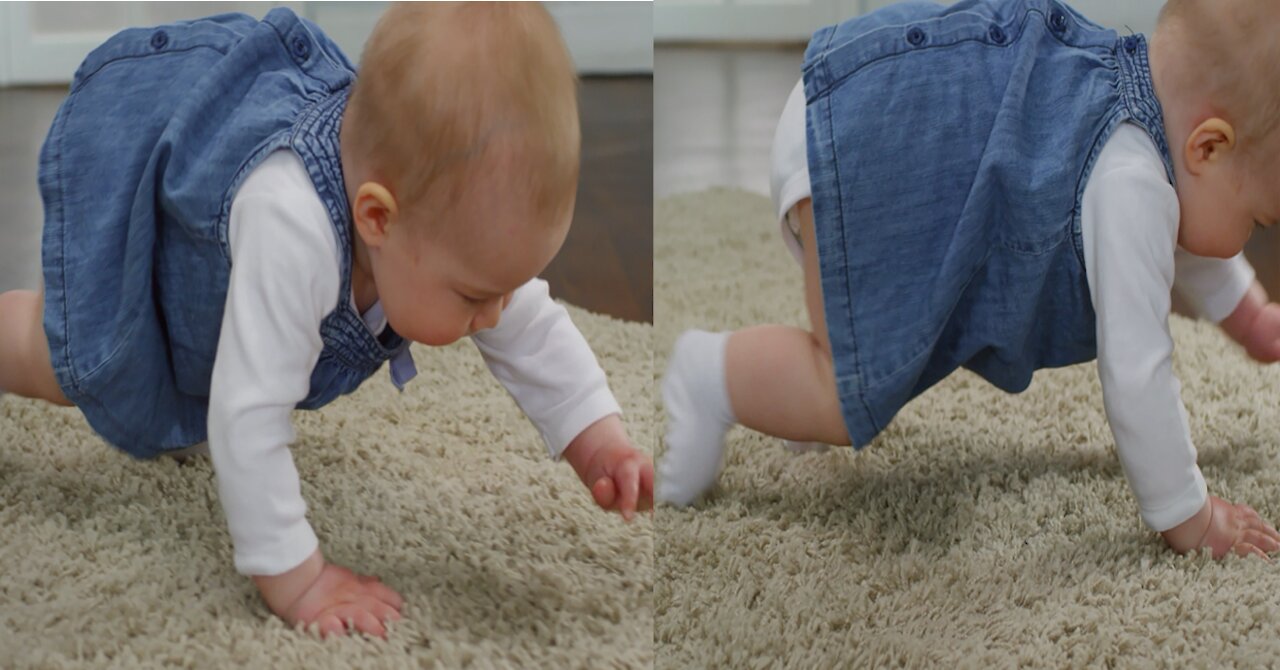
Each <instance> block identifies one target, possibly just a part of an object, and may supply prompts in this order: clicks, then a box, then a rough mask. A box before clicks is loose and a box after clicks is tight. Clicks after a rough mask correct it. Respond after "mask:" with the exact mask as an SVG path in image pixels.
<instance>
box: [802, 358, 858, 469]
mask: <svg viewBox="0 0 1280 670" xmlns="http://www.w3.org/2000/svg"><path fill="white" fill-rule="evenodd" d="M810 335H811V337H812V338H813V347H814V356H815V358H816V365H817V367H818V371H819V375H820V377H821V379H822V384H821V388H822V389H824V391H825V392H824V393H823V394H822V396H821V397H819V398H817V399H815V402H816V403H817V404H818V406H819V407H820V408H821V411H820V412H818V416H819V417H820V421H819V424H818V426H817V427H816V428H817V429H818V432H819V433H820V435H821V438H820V441H821V442H823V443H825V444H830V445H833V446H838V447H847V446H849V444H850V443H851V440H850V439H849V431H848V429H847V428H846V426H845V422H844V410H843V409H842V408H841V405H840V391H839V389H838V388H837V386H836V371H835V362H834V361H833V360H832V358H831V349H830V346H829V345H828V343H827V338H825V337H820V336H819V335H817V334H816V333H811V334H810Z"/></svg>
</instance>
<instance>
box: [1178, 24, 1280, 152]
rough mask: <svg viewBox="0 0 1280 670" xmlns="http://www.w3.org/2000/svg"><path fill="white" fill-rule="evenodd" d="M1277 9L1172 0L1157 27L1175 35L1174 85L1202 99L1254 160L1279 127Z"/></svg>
mask: <svg viewBox="0 0 1280 670" xmlns="http://www.w3.org/2000/svg"><path fill="white" fill-rule="evenodd" d="M1278 8H1280V3H1277V2H1275V0H1168V2H1166V3H1165V5H1164V7H1163V8H1162V9H1161V10H1160V18H1159V20H1158V22H1157V24H1156V31H1157V32H1165V33H1169V32H1172V33H1173V38H1174V39H1173V43H1174V46H1173V49H1175V50H1176V52H1177V54H1178V56H1177V59H1178V65H1179V69H1180V70H1181V72H1180V73H1179V75H1178V78H1177V79H1178V83H1177V84H1176V85H1179V86H1183V87H1186V88H1187V90H1189V91H1193V92H1195V93H1197V94H1199V95H1201V96H1203V97H1204V98H1205V99H1206V100H1207V102H1208V104H1209V106H1210V109H1211V110H1212V111H1213V113H1215V114H1218V115H1221V116H1223V117H1224V118H1225V120H1227V121H1228V122H1229V123H1231V124H1232V125H1233V126H1234V127H1235V129H1236V136H1237V141H1238V142H1240V146H1241V148H1242V149H1243V151H1244V153H1245V155H1249V156H1253V157H1255V158H1260V157H1262V156H1261V151H1260V150H1261V149H1262V148H1263V147H1264V146H1265V145H1267V144H1269V142H1268V140H1269V138H1271V136H1272V135H1273V134H1274V131H1275V130H1276V127H1277V125H1278V123H1280V21H1277V18H1280V12H1277V11H1276V10H1277V9H1278Z"/></svg>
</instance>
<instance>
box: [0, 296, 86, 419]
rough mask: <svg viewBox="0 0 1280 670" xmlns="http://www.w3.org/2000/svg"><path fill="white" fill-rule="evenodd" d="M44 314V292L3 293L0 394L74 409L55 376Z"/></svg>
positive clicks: (0, 320)
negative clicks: (35, 399)
mask: <svg viewBox="0 0 1280 670" xmlns="http://www.w3.org/2000/svg"><path fill="white" fill-rule="evenodd" d="M43 311H44V294H43V293H37V292H35V291H8V292H6V293H0V391H6V392H9V393H16V394H18V395H20V396H26V397H28V398H40V399H42V400H48V401H49V402H52V403H57V404H59V405H67V406H70V405H71V402H70V401H68V400H67V398H66V396H64V395H63V394H62V388H61V387H59V386H58V379H57V378H56V377H55V376H54V374H53V364H52V362H51V361H50V358H49V341H48V340H47V339H46V338H45V335H44V322H43V318H44V317H43Z"/></svg>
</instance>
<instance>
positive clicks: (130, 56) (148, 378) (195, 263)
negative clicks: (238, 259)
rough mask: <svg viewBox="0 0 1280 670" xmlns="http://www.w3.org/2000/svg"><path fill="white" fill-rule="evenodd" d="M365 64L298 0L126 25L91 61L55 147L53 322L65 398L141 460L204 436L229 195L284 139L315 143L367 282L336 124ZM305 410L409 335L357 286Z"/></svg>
mask: <svg viewBox="0 0 1280 670" xmlns="http://www.w3.org/2000/svg"><path fill="white" fill-rule="evenodd" d="M354 77H355V72H354V68H353V66H352V65H351V63H350V62H349V61H348V60H347V59H346V57H345V56H344V55H343V54H342V52H341V51H340V50H339V49H338V47H337V45H335V44H334V43H333V42H331V41H330V40H329V39H328V38H327V37H326V36H325V35H324V34H323V33H321V32H320V30H319V29H318V28H317V27H316V26H314V25H313V24H311V23H309V22H307V21H304V20H302V19H299V18H298V17H297V16H296V15H294V13H293V12H291V11H290V10H288V9H275V10H272V11H271V12H270V13H269V14H267V16H266V17H265V18H264V19H263V20H262V21H258V20H256V19H254V18H252V17H249V16H246V15H243V14H228V15H221V16H215V17H211V18H208V19H202V20H198V21H189V22H181V23H174V24H170V25H165V26H161V27H157V28H138V29H130V30H125V31H123V32H121V33H119V34H117V35H116V36H114V37H112V38H111V39H110V40H108V41H107V42H106V43H104V44H103V45H101V46H99V47H98V48H97V49H95V50H94V51H93V52H92V53H90V54H89V56H88V57H87V58H86V59H85V61H84V63H82V64H81V66H80V68H79V69H78V70H77V71H76V74H75V78H74V80H73V82H72V84H71V91H70V94H69V95H68V97H67V99H66V100H65V101H64V102H63V103H62V106H61V107H60V108H59V110H58V113H57V116H56V117H55V118H54V121H53V125H52V127H51V128H50V130H49V134H48V137H47V138H46V139H45V142H44V145H43V147H42V149H41V154H40V191H41V195H42V197H43V199H44V208H45V227H44V237H43V245H42V255H43V258H42V260H43V265H44V282H45V306H44V329H45V334H46V335H47V337H48V339H49V350H50V355H51V357H52V362H53V369H54V373H55V374H56V376H57V379H58V383H59V385H61V387H62V391H63V393H65V394H66V396H67V398H68V399H69V400H70V401H71V402H73V403H75V404H76V406H77V407H79V408H80V410H81V411H82V412H83V413H84V415H85V417H86V419H87V420H88V422H89V423H90V425H91V426H92V427H93V428H94V429H95V430H96V431H97V432H98V433H100V434H101V435H102V436H103V438H105V439H106V440H107V441H108V442H110V443H111V444H113V445H115V446H116V447H119V448H120V449H122V450H124V451H126V452H128V453H129V454H132V455H133V456H136V457H139V458H147V457H151V456H155V455H157V454H160V453H162V452H164V451H166V450H171V449H179V448H183V447H187V446H191V445H194V444H198V443H200V442H202V441H204V440H205V439H206V430H207V414H208V396H209V386H210V378H211V375H212V371H213V359H214V354H215V352H216V350H217V344H218V336H219V333H220V330H221V325H222V314H223V308H224V304H225V302H226V295H227V287H228V283H229V278H230V270H231V262H230V251H229V247H228V240H227V226H228V218H229V215H230V211H231V202H232V199H233V198H234V197H235V194H236V190H237V189H238V188H239V186H240V184H241V183H242V182H243V180H244V178H245V177H246V176H247V175H248V174H249V173H250V172H251V171H252V170H253V169H254V168H255V167H257V165H258V164H259V163H260V162H261V160H262V159H264V158H265V157H266V156H267V155H269V154H270V153H271V152H273V151H275V150H277V149H281V148H287V149H290V150H292V151H294V152H295V153H297V155H298V156H299V157H300V158H301V159H302V162H303V163H304V164H305V165H306V168H307V172H308V173H309V174H310V176H311V180H312V182H313V183H314V185H315V188H316V191H317V192H318V193H319V195H320V198H321V200H322V201H323V202H324V205H325V207H326V209H327V210H328V212H329V219H330V222H331V224H332V225H333V230H334V233H335V234H336V236H337V240H338V244H339V251H340V254H341V257H342V262H341V272H342V284H341V293H340V295H342V296H348V295H350V293H351V285H350V277H351V244H352V243H351V213H350V207H349V205H348V203H347V197H346V189H345V187H344V183H343V177H342V166H341V161H340V155H339V150H338V149H339V147H338V131H339V128H340V126H341V121H342V113H343V110H344V109H345V107H346V101H347V94H348V92H349V90H350V86H351V84H352V82H353V81H354ZM338 303H339V304H338V307H337V308H336V309H335V310H334V311H333V312H331V313H330V314H329V315H328V316H326V318H325V319H324V321H323V323H322V326H321V337H322V339H323V341H324V350H323V352H322V354H321V355H320V358H319V361H318V362H317V364H316V367H315V368H314V370H313V371H312V374H311V388H310V393H309V395H308V397H307V398H306V399H305V400H304V401H303V402H302V403H300V404H299V407H300V408H304V409H311V408H316V407H320V406H322V405H324V404H326V403H328V402H330V401H331V400H333V399H334V398H336V397H337V396H339V395H341V394H344V393H349V392H351V391H353V390H355V388H356V387H357V386H359V385H360V383H361V382H362V381H364V380H365V379H366V378H368V377H369V376H370V375H371V374H373V373H374V372H375V371H376V370H377V369H378V368H379V367H380V366H381V365H382V363H383V362H384V361H386V360H388V359H389V358H391V357H392V356H394V355H397V354H401V353H402V352H404V351H405V348H406V347H407V343H406V342H405V341H404V340H402V339H401V338H400V337H399V336H398V335H396V334H395V333H394V332H392V331H391V330H390V329H389V328H388V329H387V330H386V331H384V334H383V337H382V338H381V340H380V339H379V338H377V337H375V336H374V335H373V334H372V333H371V332H370V331H369V330H368V328H367V327H366V326H365V324H364V322H363V321H362V320H361V318H360V315H359V314H357V313H356V311H355V309H354V307H353V306H352V305H351V304H350V302H349V301H348V300H345V299H343V300H339V301H338Z"/></svg>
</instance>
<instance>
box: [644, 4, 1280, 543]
mask: <svg viewBox="0 0 1280 670" xmlns="http://www.w3.org/2000/svg"><path fill="white" fill-rule="evenodd" d="M1278 31H1280V4H1277V3H1275V2H1270V1H1268V0H1170V2H1168V4H1167V5H1166V6H1165V8H1164V9H1163V11H1162V13H1161V15H1160V19H1159V22H1158V25H1157V28H1156V31H1155V33H1154V35H1153V36H1152V39H1151V42H1150V46H1149V47H1148V42H1147V41H1146V39H1145V38H1144V37H1143V36H1141V35H1132V36H1128V37H1124V38H1119V37H1118V36H1117V35H1116V34H1115V33H1114V32H1112V31H1110V30H1106V29H1103V28H1101V27H1099V26H1097V25H1095V24H1093V23H1091V22H1089V21H1088V20H1087V19H1085V18H1084V17H1083V16H1081V15H1080V14H1078V13H1077V12H1075V11H1073V10H1072V9H1071V8H1069V7H1067V6H1065V5H1063V4H1061V3H1060V2H1054V1H1052V0H989V1H979V0H967V1H963V2H958V3H955V4H952V5H949V6H940V5H935V4H926V3H910V4H900V5H894V6H890V7H887V8H884V9H882V10H880V11H877V12H874V13H871V14H868V15H866V16H862V17H859V18H855V19H852V20H849V21H846V22H844V23H842V24H840V25H837V26H833V27H829V28H824V29H822V30H819V31H818V32H817V33H816V34H815V35H814V37H813V40H812V41H811V42H810V44H809V46H808V49H807V51H806V53H805V58H804V68H803V72H804V75H803V79H802V82H801V84H799V85H797V87H796V89H795V90H794V91H792V95H791V98H790V99H789V100H788V102H787V104H786V108H785V111H784V112H783V113H782V118H781V122H780V123H779V127H778V131H777V135H776V138H775V141H774V152H773V170H772V172H773V174H772V183H773V198H774V203H775V206H776V208H777V209H776V212H777V215H778V217H779V219H780V221H781V222H782V228H783V232H784V238H785V239H786V240H787V242H788V245H789V246H790V247H791V248H792V250H793V252H794V253H796V254H797V256H799V257H800V258H801V259H802V264H803V267H804V284H805V301H806V305H807V307H808V312H809V317H810V322H811V327H812V328H811V330H803V329H800V328H790V327H784V326H758V327H754V328H747V329H744V330H740V331H737V332H734V333H716V334H712V333H705V332H698V331H690V332H688V333H685V334H684V335H682V336H681V337H680V338H679V340H677V342H676V344H675V347H674V350H673V352H672V354H671V357H670V362H669V366H668V368H667V372H666V376H665V378H664V380H663V387H662V391H663V399H664V401H665V406H666V411H667V417H668V429H667V452H666V454H665V455H664V457H663V459H662V462H661V464H660V465H659V468H658V475H659V480H658V488H657V497H658V499H659V500H663V501H666V502H669V503H671V504H674V505H681V506H683V505H687V504H689V503H691V502H693V501H694V500H695V499H696V498H697V497H698V496H699V495H701V494H702V493H703V492H705V491H706V490H707V489H708V488H710V487H711V485H712V484H713V483H714V481H715V479H716V477H717V475H718V471H719V468H720V464H721V460H722V451H723V442H724V436H725V433H726V431H727V430H728V429H729V427H730V426H731V425H733V424H734V423H742V424H743V425H745V426H748V427H750V428H753V429H756V430H759V431H761V432H764V433H767V434H770V435H774V436H778V437H781V438H784V439H786V440H792V441H798V442H801V443H804V442H816V443H820V444H821V443H825V444H838V445H849V444H852V445H853V446H854V447H855V448H861V447H863V446H865V445H866V444H867V443H868V442H870V441H871V440H872V438H874V437H875V436H876V435H877V434H878V433H879V432H880V431H881V430H883V429H884V427H885V426H886V425H887V424H888V423H889V421H890V420H892V418H893V417H894V415H895V414H896V413H897V412H898V411H899V410H900V409H901V408H902V407H903V405H905V404H906V403H907V402H909V401H910V400H911V399H912V398H914V397H915V396H917V395H919V394H920V393H921V392H923V391H924V390H926V389H928V388H929V387H931V386H932V385H934V384H935V383H937V382H938V381H939V380H941V379H942V378H944V377H946V376H947V375H948V374H950V373H951V372H953V371H954V370H955V369H957V368H959V367H965V368H967V369H969V370H972V371H973V372H975V373H977V374H978V375H981V376H982V377H984V378H985V379H987V380H988V381H989V382H991V383H992V384H994V385H995V386H997V387H999V388H1001V389H1003V390H1005V391H1008V392H1019V391H1022V390H1024V389H1025V388H1026V387H1027V386H1028V385H1029V384H1030V382H1031V377H1032V373H1033V372H1034V371H1035V370H1036V369H1038V368H1044V367H1056V366H1064V365H1070V364H1074V363H1080V362H1084V361H1087V360H1090V359H1092V358H1094V357H1096V358H1097V361H1098V374H1099V377H1100V380H1101V384H1102V389H1103V400H1104V405H1105V408H1106V413H1107V418H1108V422H1109V424H1110V426H1111V429H1112V433H1113V435H1114V437H1115V441H1116V448H1117V452H1118V454H1119V456H1120V461H1121V464H1122V466H1123V469H1124V472H1125V475H1126V477H1127V479H1128V480H1129V482H1130V485H1131V486H1132V488H1133V491H1134V495H1135V497H1136V498H1137V501H1138V506H1139V509H1140V511H1141V515H1142V518H1143V520H1144V522H1145V523H1146V524H1147V525H1148V526H1150V527H1151V528H1152V529H1154V530H1156V531H1158V532H1160V533H1161V534H1162V535H1163V537H1164V539H1165V540H1166V541H1167V543H1168V544H1169V546H1170V547H1172V548H1173V549H1174V550H1175V551H1178V552H1186V551H1190V550H1194V549H1197V548H1201V547H1208V548H1209V549H1211V550H1212V554H1213V556H1215V557H1221V556H1223V555H1225V554H1227V553H1228V552H1232V551H1234V552H1235V553H1237V554H1241V555H1246V554H1256V555H1259V556H1263V557H1266V555H1267V554H1268V553H1270V552H1274V551H1276V550H1277V549H1280V534H1277V533H1276V530H1275V529H1274V528H1273V527H1272V526H1271V525H1269V524H1267V523H1265V522H1264V521H1263V520H1262V519H1261V518H1259V516H1258V514H1257V513H1256V512H1254V511H1253V510H1252V509H1250V508H1249V507H1247V506H1245V505H1233V504H1231V503H1229V502H1226V501H1224V500H1222V499H1219V498H1216V497H1213V496H1210V495H1208V492H1207V488H1206V486H1205V482H1204V479H1203V477H1202V476H1201V473H1200V470H1199V468H1198V467H1197V465H1196V451H1195V448H1194V446H1193V445H1192V443H1191V437H1190V430H1189V428H1188V424H1187V417H1186V412H1185V409H1184V407H1183V405H1182V401H1181V399H1180V396H1179V392H1180V387H1179V384H1178V380H1177V379H1176V378H1175V377H1174V374H1173V371H1172V364H1171V360H1172V353H1173V341H1172V339H1171V336H1170V333H1169V327H1168V318H1169V311H1170V302H1171V295H1170V294H1171V290H1177V291H1178V292H1179V294H1180V295H1182V296H1183V297H1185V299H1186V300H1187V301H1188V303H1189V304H1190V305H1191V306H1192V307H1193V308H1194V309H1195V311H1196V312H1197V313H1198V314H1199V315H1200V316H1201V317H1203V318H1207V319H1210V320H1212V321H1214V322H1217V323H1219V324H1220V325H1221V327H1222V329H1223V330H1224V331H1225V332H1226V333H1227V334H1228V335H1229V336H1230V337H1231V338H1233V339H1234V340H1235V341H1237V342H1239V343H1240V344H1241V345H1242V346H1243V347H1244V348H1245V349H1246V351H1247V352H1248V353H1249V354H1250V355H1251V356H1252V357H1253V358H1255V359H1257V360H1259V361H1263V362H1272V361H1276V360H1278V359H1280V305H1277V304H1275V303H1271V302H1268V298H1267V295H1266V293H1265V291H1264V290H1263V289H1262V287H1261V286H1260V285H1259V284H1258V282H1257V281H1255V279H1254V273H1253V270H1252V268H1251V267H1250V266H1249V265H1248V263H1247V262H1246V261H1245V260H1244V258H1243V256H1242V255H1241V249H1242V248H1243V246H1244V244H1245V242H1246V241H1247V240H1248V238H1249V235H1250V233H1251V232H1252V231H1253V229H1254V228H1255V227H1258V226H1264V227H1269V226H1271V225H1274V224H1275V222H1276V221H1277V219H1280V188H1277V187H1278V186H1280V172H1278V171H1277V169H1276V165H1275V163H1274V161H1273V160H1271V157H1273V156H1276V155H1277V152H1278V151H1280V132H1276V125H1277V122H1280V65H1278V64H1280V40H1277V39H1276V35H1277V34H1278ZM801 446H803V444H802V445H801Z"/></svg>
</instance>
